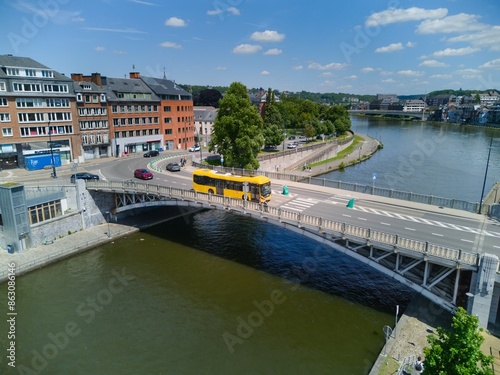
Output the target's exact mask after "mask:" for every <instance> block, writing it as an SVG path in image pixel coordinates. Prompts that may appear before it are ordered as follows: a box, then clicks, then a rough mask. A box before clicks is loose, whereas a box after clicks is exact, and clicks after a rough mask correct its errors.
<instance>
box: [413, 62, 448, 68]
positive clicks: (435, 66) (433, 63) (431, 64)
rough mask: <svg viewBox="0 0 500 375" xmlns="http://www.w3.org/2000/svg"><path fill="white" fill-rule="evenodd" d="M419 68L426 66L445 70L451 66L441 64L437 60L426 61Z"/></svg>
mask: <svg viewBox="0 0 500 375" xmlns="http://www.w3.org/2000/svg"><path fill="white" fill-rule="evenodd" d="M418 65H419V66H426V67H428V68H444V67H447V66H449V65H448V64H445V63H444V62H440V61H437V60H425V61H422V62H421V63H420V64H418Z"/></svg>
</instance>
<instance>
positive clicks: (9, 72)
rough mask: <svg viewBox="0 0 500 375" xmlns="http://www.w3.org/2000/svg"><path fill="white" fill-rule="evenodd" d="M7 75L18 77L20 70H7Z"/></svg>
mask: <svg viewBox="0 0 500 375" xmlns="http://www.w3.org/2000/svg"><path fill="white" fill-rule="evenodd" d="M7 75H8V76H18V75H19V69H18V68H7Z"/></svg>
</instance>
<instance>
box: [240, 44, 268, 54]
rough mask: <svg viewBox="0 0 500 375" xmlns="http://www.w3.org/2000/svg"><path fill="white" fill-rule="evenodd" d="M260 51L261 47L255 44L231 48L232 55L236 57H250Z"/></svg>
mask: <svg viewBox="0 0 500 375" xmlns="http://www.w3.org/2000/svg"><path fill="white" fill-rule="evenodd" d="M261 49H262V47H261V46H259V45H256V44H240V45H239V46H236V47H234V48H233V53H235V54H237V55H250V54H252V53H256V52H259V51H260V50H261Z"/></svg>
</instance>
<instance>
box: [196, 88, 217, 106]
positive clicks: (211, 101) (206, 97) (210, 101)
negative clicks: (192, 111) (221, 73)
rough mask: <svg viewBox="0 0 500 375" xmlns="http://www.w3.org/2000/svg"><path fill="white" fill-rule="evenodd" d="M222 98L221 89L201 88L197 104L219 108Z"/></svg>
mask: <svg viewBox="0 0 500 375" xmlns="http://www.w3.org/2000/svg"><path fill="white" fill-rule="evenodd" d="M221 98H222V94H221V93H220V91H218V90H215V89H205V90H201V91H200V93H199V94H198V97H197V100H196V102H195V105H203V106H211V107H215V108H217V107H218V106H219V100H220V99H221Z"/></svg>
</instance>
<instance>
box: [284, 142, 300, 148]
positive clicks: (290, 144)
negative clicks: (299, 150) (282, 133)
mask: <svg viewBox="0 0 500 375" xmlns="http://www.w3.org/2000/svg"><path fill="white" fill-rule="evenodd" d="M295 147H297V144H295V143H289V144H288V146H286V148H295Z"/></svg>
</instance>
